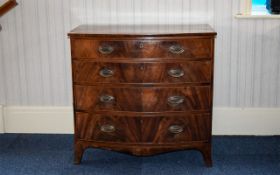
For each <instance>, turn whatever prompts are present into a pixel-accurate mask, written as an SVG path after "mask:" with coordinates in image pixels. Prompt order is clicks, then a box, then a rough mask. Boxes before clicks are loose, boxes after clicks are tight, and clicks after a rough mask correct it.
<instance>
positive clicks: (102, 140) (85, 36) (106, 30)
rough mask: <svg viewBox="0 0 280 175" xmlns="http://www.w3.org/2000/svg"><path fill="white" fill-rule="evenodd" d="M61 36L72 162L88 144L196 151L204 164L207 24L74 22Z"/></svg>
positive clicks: (208, 119)
mask: <svg viewBox="0 0 280 175" xmlns="http://www.w3.org/2000/svg"><path fill="white" fill-rule="evenodd" d="M69 36H70V39H71V54H72V71H73V72H72V73H73V96H74V115H75V117H74V119H75V163H77V164H78V163H80V161H81V159H82V155H83V153H84V150H85V149H87V148H89V147H93V148H102V149H108V150H114V151H120V152H125V153H131V154H133V155H138V156H148V155H154V154H159V153H163V152H169V151H176V150H184V149H196V150H198V151H200V152H201V153H202V155H203V157H204V160H205V163H206V165H207V166H211V164H212V161H211V130H212V97H213V72H214V71H213V63H214V39H215V36H216V33H215V32H214V31H213V29H212V28H211V27H210V26H208V25H180V26H163V25H162V26H148V25H146V26H93V25H92V26H90V25H82V26H79V27H77V28H76V29H74V30H72V31H71V32H70V33H69Z"/></svg>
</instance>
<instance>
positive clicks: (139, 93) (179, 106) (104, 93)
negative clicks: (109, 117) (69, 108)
mask: <svg viewBox="0 0 280 175" xmlns="http://www.w3.org/2000/svg"><path fill="white" fill-rule="evenodd" d="M74 96H75V109H76V110H80V111H132V112H184V111H207V110H210V108H211V99H212V93H211V86H206V85H205V86H182V87H172V88H171V87H170V88H166V87H129V88H127V87H126V88H124V87H113V86H112V87H105V86H103V87H100V86H81V85H75V86H74Z"/></svg>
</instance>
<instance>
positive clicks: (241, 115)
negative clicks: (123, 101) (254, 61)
mask: <svg viewBox="0 0 280 175" xmlns="http://www.w3.org/2000/svg"><path fill="white" fill-rule="evenodd" d="M1 109H2V111H3V109H4V117H3V120H2V121H4V126H3V125H2V132H3V131H5V132H6V133H48V134H63V133H73V131H74V129H73V128H74V127H73V110H72V107H4V108H1V107H0V132H1ZM279 123H280V108H245V109H241V108H214V112H213V135H280V127H279ZM4 128H5V130H4Z"/></svg>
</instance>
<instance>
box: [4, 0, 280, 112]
mask: <svg viewBox="0 0 280 175" xmlns="http://www.w3.org/2000/svg"><path fill="white" fill-rule="evenodd" d="M239 7H240V2H239V0H141V1H140V0H121V1H117V0H102V1H100V0H28V1H27V0H19V6H17V7H16V8H15V9H14V10H12V11H11V12H10V13H9V14H7V15H5V16H4V17H3V18H1V19H0V23H1V24H2V26H3V31H2V32H0V56H1V59H0V61H1V62H0V66H1V67H0V68H1V70H0V71H1V72H0V82H1V86H0V88H1V89H0V104H5V105H39V106H44V105H48V106H67V105H71V99H72V98H71V73H70V49H69V39H68V38H67V35H66V34H67V32H68V31H70V29H72V28H73V27H76V26H77V25H79V24H84V23H95V24H115V23H117V24H120V23H129V24H149V23H153V24H161V23H167V24H172V23H179V24H181V23H209V24H211V25H212V26H213V27H214V28H215V29H216V31H217V32H218V37H217V42H216V74H215V106H219V107H220V106H223V107H280V59H279V57H280V42H279V41H280V20H273V19H272V20H269V19H265V20H262V19H257V20H256V19H254V20H252V19H249V20H240V19H235V18H234V17H233V14H236V13H238V12H239Z"/></svg>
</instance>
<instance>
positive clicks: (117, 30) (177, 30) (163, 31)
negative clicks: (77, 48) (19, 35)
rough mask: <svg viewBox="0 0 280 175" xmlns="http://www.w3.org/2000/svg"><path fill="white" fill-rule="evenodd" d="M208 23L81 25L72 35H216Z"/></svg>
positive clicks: (70, 34)
mask: <svg viewBox="0 0 280 175" xmlns="http://www.w3.org/2000/svg"><path fill="white" fill-rule="evenodd" d="M216 34H217V33H216V32H215V31H214V30H213V28H212V27H210V26H209V25H208V24H195V25H81V26H78V27H77V28H75V29H74V30H72V31H71V32H70V33H69V34H68V35H69V36H71V37H86V36H112V35H113V36H147V37H149V36H174V35H175V36H197V35H199V36H215V35H216Z"/></svg>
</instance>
